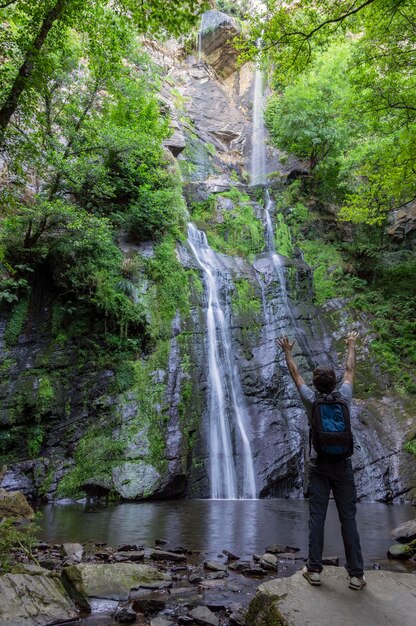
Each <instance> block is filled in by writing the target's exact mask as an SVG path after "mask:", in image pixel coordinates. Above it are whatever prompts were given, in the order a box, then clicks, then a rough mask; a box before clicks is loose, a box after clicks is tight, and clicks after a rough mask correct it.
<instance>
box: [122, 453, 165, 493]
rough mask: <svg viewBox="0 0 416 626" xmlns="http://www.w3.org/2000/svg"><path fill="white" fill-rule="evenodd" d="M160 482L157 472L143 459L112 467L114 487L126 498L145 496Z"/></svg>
mask: <svg viewBox="0 0 416 626" xmlns="http://www.w3.org/2000/svg"><path fill="white" fill-rule="evenodd" d="M159 483H160V474H159V472H158V471H157V470H156V469H155V468H154V467H153V465H150V464H149V463H145V462H144V461H138V462H137V463H123V464H122V465H118V466H117V467H115V468H114V469H113V484H114V489H115V490H116V491H117V493H119V494H120V496H121V497H122V498H125V499H126V500H135V499H137V498H145V497H147V496H149V494H152V493H153V492H154V491H155V490H156V489H157V487H158V485H159Z"/></svg>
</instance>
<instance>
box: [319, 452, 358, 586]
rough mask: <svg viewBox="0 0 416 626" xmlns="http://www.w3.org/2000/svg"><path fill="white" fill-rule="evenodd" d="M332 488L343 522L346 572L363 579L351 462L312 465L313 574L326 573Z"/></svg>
mask: <svg viewBox="0 0 416 626" xmlns="http://www.w3.org/2000/svg"><path fill="white" fill-rule="evenodd" d="M331 489H332V493H333V495H334V499H335V503H336V505H337V509H338V515H339V520H340V522H341V533H342V539H343V542H344V549H345V557H346V559H347V563H346V569H347V571H348V573H349V575H350V576H362V575H363V571H364V564H363V557H362V554H361V546H360V537H359V535H358V529H357V523H356V521H355V514H356V509H357V507H356V502H357V493H356V490H355V484H354V474H353V471H352V466H351V460H350V459H345V460H342V461H336V462H332V461H321V460H313V459H311V461H310V464H309V486H308V493H309V558H308V561H307V567H308V570H309V571H312V572H321V571H322V552H323V548H324V525H325V518H326V512H327V508H328V502H329V494H330V491H331Z"/></svg>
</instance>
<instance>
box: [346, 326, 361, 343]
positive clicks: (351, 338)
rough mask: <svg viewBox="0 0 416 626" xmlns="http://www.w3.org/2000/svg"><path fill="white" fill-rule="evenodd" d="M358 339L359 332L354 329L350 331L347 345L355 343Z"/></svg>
mask: <svg viewBox="0 0 416 626" xmlns="http://www.w3.org/2000/svg"><path fill="white" fill-rule="evenodd" d="M357 339H358V332H357V331H356V330H353V331H351V332H350V333H348V335H347V337H346V339H345V343H346V344H347V346H350V345H354V344H355V342H356V341H357Z"/></svg>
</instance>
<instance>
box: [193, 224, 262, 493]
mask: <svg viewBox="0 0 416 626" xmlns="http://www.w3.org/2000/svg"><path fill="white" fill-rule="evenodd" d="M188 244H189V247H190V248H191V250H192V253H193V255H194V257H195V259H196V261H197V263H198V265H199V267H200V268H201V270H202V272H203V277H204V282H205V288H206V294H207V344H208V396H209V399H208V401H209V425H208V427H209V453H210V454H209V457H210V481H211V498H218V499H235V498H255V497H256V482H255V477H254V466H253V457H252V453H251V446H250V441H249V437H248V434H247V427H248V424H249V416H248V413H247V409H246V406H245V401H244V395H243V391H242V387H241V381H240V377H239V373H238V370H237V366H236V360H235V356H234V350H233V346H232V341H231V332H230V327H229V325H227V307H226V306H225V305H223V304H222V303H221V302H220V298H219V281H220V279H221V277H222V274H221V272H222V271H223V269H222V266H221V264H220V262H219V259H218V257H217V255H216V254H215V252H214V251H213V250H212V249H211V248H210V247H209V245H208V242H207V238H206V235H205V233H203V232H202V231H200V230H198V229H197V228H196V227H195V226H194V225H193V224H189V225H188ZM238 455H240V456H238ZM240 458H241V460H239V463H238V468H237V459H240ZM237 469H241V470H242V480H240V479H239V475H240V472H238V471H237Z"/></svg>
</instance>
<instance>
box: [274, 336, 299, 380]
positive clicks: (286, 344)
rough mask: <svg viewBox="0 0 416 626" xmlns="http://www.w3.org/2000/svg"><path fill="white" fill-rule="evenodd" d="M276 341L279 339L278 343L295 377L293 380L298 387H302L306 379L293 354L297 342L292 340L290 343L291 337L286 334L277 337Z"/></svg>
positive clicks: (291, 373)
mask: <svg viewBox="0 0 416 626" xmlns="http://www.w3.org/2000/svg"><path fill="white" fill-rule="evenodd" d="M276 341H277V345H278V346H279V347H280V348H281V349H282V350H283V352H284V353H285V358H286V363H287V367H288V370H289V372H290V375H291V377H292V378H293V382H294V383H295V385H296V387H297V388H298V389H300V387H301V386H302V385H304V384H305V381H304V380H303V378H302V376H301V375H300V374H299V370H298V366H297V365H296V363H295V359H294V358H293V355H292V348H293V346H294V345H295V342H294V341H292V343H290V341H289V339H288V338H287V337H286V336H285V337H279V339H276Z"/></svg>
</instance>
